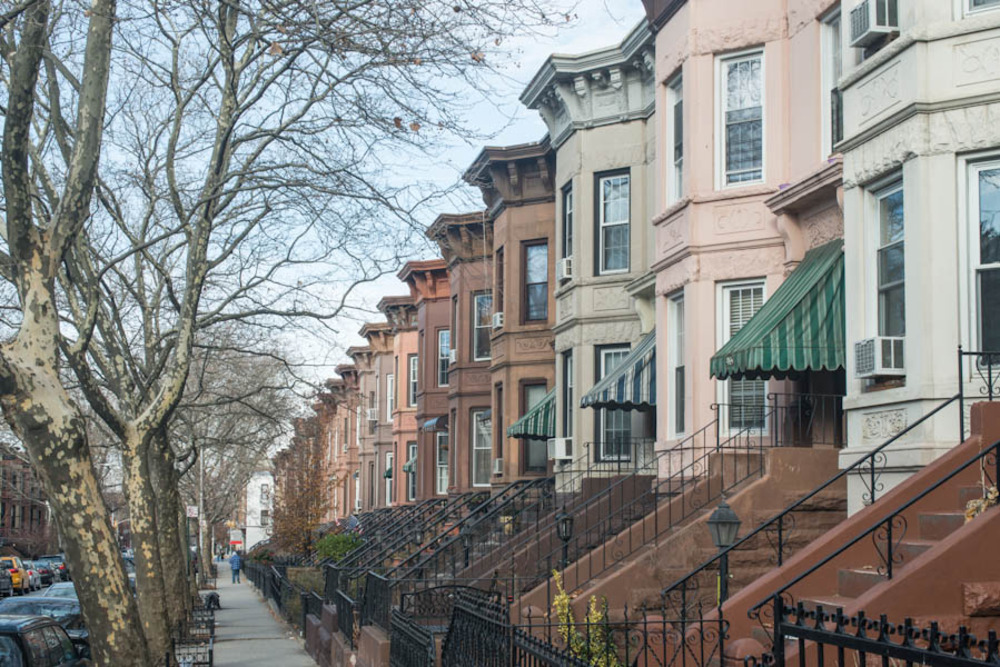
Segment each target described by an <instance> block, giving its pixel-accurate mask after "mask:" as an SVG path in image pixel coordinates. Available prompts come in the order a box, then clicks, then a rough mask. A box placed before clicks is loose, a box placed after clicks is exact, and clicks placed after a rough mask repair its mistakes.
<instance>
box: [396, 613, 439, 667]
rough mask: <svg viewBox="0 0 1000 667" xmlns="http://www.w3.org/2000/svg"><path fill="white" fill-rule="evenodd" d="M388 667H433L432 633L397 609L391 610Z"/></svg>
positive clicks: (433, 648) (434, 654)
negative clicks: (390, 639)
mask: <svg viewBox="0 0 1000 667" xmlns="http://www.w3.org/2000/svg"><path fill="white" fill-rule="evenodd" d="M391 628H392V642H391V644H390V645H389V666H390V667H435V657H436V647H435V643H434V633H433V632H431V631H430V630H429V629H427V628H426V627H424V626H422V625H420V624H419V623H417V622H416V621H415V620H414V619H413V618H411V617H410V616H408V615H406V614H404V613H403V612H401V611H400V610H398V609H393V610H392V620H391Z"/></svg>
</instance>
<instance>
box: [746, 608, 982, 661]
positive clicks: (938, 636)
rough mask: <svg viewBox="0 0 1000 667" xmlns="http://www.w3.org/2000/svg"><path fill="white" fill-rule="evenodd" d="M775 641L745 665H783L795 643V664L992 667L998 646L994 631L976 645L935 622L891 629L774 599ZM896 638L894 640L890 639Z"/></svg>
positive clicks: (882, 622)
mask: <svg viewBox="0 0 1000 667" xmlns="http://www.w3.org/2000/svg"><path fill="white" fill-rule="evenodd" d="M774 604H775V605H776V606H775V609H774V618H775V624H774V631H775V637H776V641H775V642H774V648H773V650H772V652H771V653H765V654H764V655H763V656H761V657H760V658H756V657H753V656H749V657H747V658H745V659H744V664H746V665H747V666H748V667H756V666H757V665H758V664H760V665H785V654H786V651H787V642H789V641H790V642H795V644H796V648H797V651H798V655H799V658H800V664H805V659H806V652H807V650H808V651H809V653H810V655H809V658H810V659H809V664H811V665H816V666H817V667H825V666H826V662H827V661H828V660H829V661H830V662H831V663H832V662H834V661H836V664H837V665H871V664H875V663H876V661H877V662H878V663H880V664H882V665H901V664H905V665H935V667H996V666H997V665H1000V641H998V640H997V633H996V630H989V631H988V633H987V636H986V638H985V639H979V638H977V637H976V636H975V635H973V634H971V633H969V632H968V630H967V629H966V628H965V627H960V628H959V629H958V632H956V633H944V632H941V630H940V627H939V626H938V623H937V622H933V623H930V624H929V625H927V626H926V627H923V628H921V627H919V626H917V625H915V624H914V623H913V620H912V619H909V618H907V619H905V620H904V621H903V623H901V624H897V623H891V622H889V620H888V618H887V617H886V615H885V614H882V615H881V616H880V617H879V618H878V620H876V619H873V618H868V617H867V616H866V615H865V613H864V612H859V613H858V614H857V615H856V616H845V615H844V613H843V611H842V610H839V609H838V610H837V611H836V612H834V613H828V612H826V611H824V609H823V607H821V606H818V607H816V608H815V609H806V608H805V607H804V606H803V605H802V604H801V603H800V604H798V605H796V606H795V607H791V606H788V605H785V604H783V603H782V601H781V598H775V599H774ZM894 637H895V640H894V639H893V638H894Z"/></svg>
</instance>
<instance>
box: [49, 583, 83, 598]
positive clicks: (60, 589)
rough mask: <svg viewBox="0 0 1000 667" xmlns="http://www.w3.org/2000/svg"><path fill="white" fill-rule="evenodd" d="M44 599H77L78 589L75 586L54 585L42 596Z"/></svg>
mask: <svg viewBox="0 0 1000 667" xmlns="http://www.w3.org/2000/svg"><path fill="white" fill-rule="evenodd" d="M42 597H48V598H73V599H76V588H75V587H74V586H73V584H53V585H52V586H49V588H48V590H46V591H45V593H43V594H42Z"/></svg>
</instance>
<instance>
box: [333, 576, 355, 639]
mask: <svg viewBox="0 0 1000 667" xmlns="http://www.w3.org/2000/svg"><path fill="white" fill-rule="evenodd" d="M333 601H334V604H335V605H336V607H337V626H338V628H339V629H340V633H341V634H342V635H344V639H346V640H347V645H348V646H350V648H351V650H352V651H353V650H354V649H355V648H357V638H358V637H357V632H358V619H357V613H358V604H357V602H355V600H354V598H352V597H351V596H349V595H348V594H347V593H346V592H344V591H342V590H338V591H337V592H336V593H335V594H334V598H333Z"/></svg>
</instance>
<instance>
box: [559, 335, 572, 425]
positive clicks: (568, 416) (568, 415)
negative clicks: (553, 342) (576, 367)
mask: <svg viewBox="0 0 1000 667" xmlns="http://www.w3.org/2000/svg"><path fill="white" fill-rule="evenodd" d="M562 362H563V367H562V377H563V381H562V391H563V395H562V399H563V401H562V404H563V413H562V418H563V437H564V438H571V437H573V350H568V351H566V352H563V355H562Z"/></svg>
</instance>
